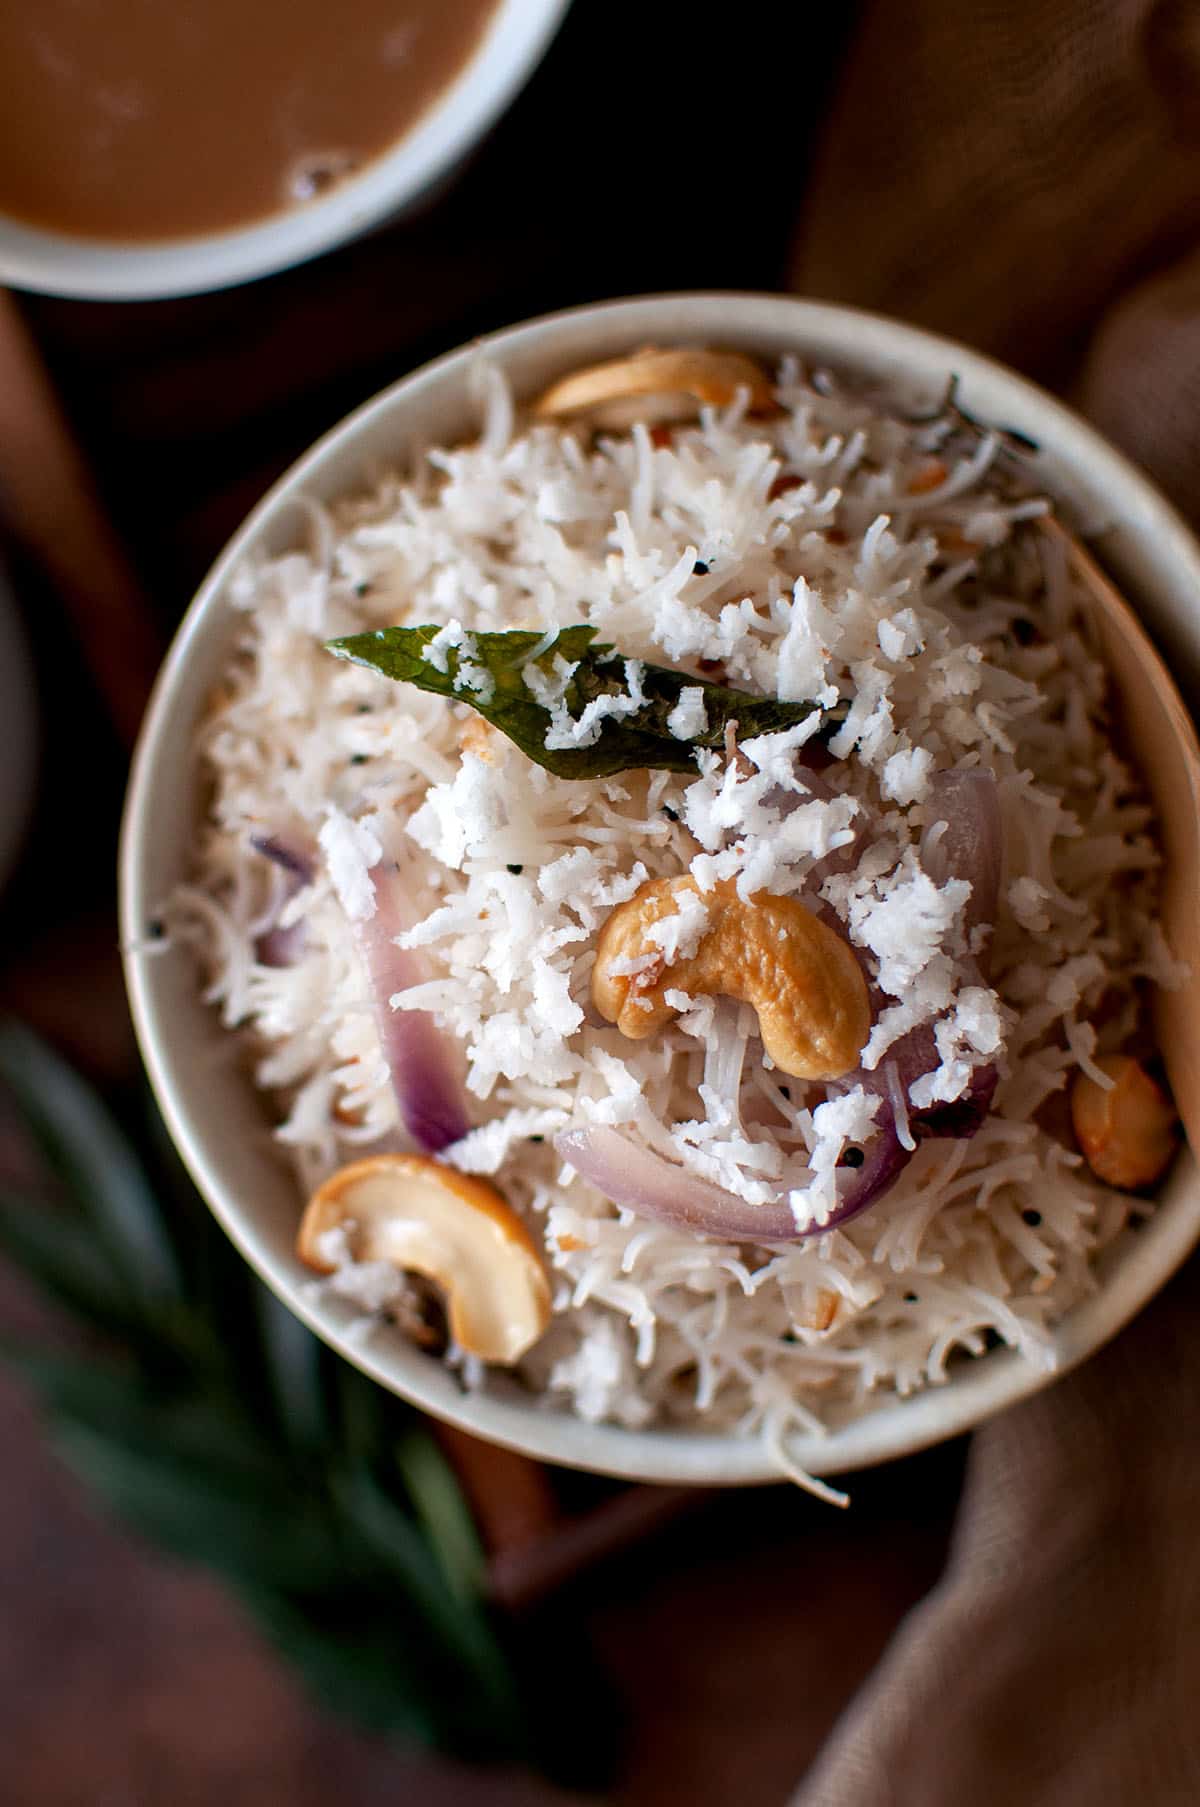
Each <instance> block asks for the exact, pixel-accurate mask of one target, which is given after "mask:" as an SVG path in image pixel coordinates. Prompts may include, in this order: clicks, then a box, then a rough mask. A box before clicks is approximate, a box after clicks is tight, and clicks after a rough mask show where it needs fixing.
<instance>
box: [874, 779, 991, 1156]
mask: <svg viewBox="0 0 1200 1807" xmlns="http://www.w3.org/2000/svg"><path fill="white" fill-rule="evenodd" d="M929 813H930V817H931V822H930V827H929V829H928V830H927V831H926V834H925V840H924V843H923V845H922V850H921V864H922V867H923V868H924V870H925V872H926V873H927V875H928V876H929V877H930V878H931V879H932V880H933V882H934V883H935V884H936V885H945V884H947V883H949V881H950V880H951V879H966V880H967V881H968V882H969V884H970V886H971V895H970V897H969V898H968V900H967V904H966V908H965V910H964V916H963V920H964V924H965V926H966V929H967V931H968V932H969V931H970V930H971V929H973V928H976V927H978V926H981V925H987V926H988V927H991V925H992V924H993V923H994V922H995V919H996V906H997V903H998V901H999V896H1000V879H1001V871H1002V863H1003V836H1002V832H1001V830H1002V824H1001V819H1000V795H999V790H998V787H997V784H996V780H995V778H994V777H993V776H992V774H991V773H990V772H983V771H977V770H975V769H973V768H972V769H965V768H959V769H956V770H954V771H949V772H938V773H937V774H936V775H935V777H934V778H933V779H932V780H931V781H930V797H929ZM938 824H943V826H942V827H941V828H940V830H939V828H938ZM969 965H970V968H971V970H972V973H973V975H974V976H975V977H977V978H978V979H979V980H980V981H982V980H983V979H984V978H985V976H986V968H987V949H986V948H985V949H984V950H983V951H982V952H981V953H980V954H979V955H977V956H974V955H973V956H972V957H971V959H970V961H969ZM883 1001H884V1000H883V999H882V998H881V997H878V996H877V999H876V1003H877V1007H878V1005H881V1004H882V1003H883ZM940 1065H941V1055H940V1054H939V1053H938V1047H937V1041H936V1039H935V1037H934V1026H933V1024H932V1023H922V1024H920V1025H919V1027H917V1028H915V1029H910V1030H909V1031H908V1033H907V1034H906V1035H902V1036H901V1037H900V1039H899V1040H898V1041H896V1042H893V1044H892V1046H891V1047H890V1048H889V1049H888V1051H887V1061H886V1063H885V1064H883V1065H881V1066H879V1067H877V1068H874V1069H872V1070H870V1071H868V1070H867V1069H866V1068H865V1067H859V1068H857V1069H856V1070H855V1071H854V1072H853V1073H847V1074H846V1076H845V1077H844V1078H843V1079H842V1080H840V1081H839V1082H838V1083H839V1086H841V1087H846V1086H852V1085H860V1086H863V1087H864V1088H865V1089H866V1090H867V1091H869V1092H874V1093H876V1094H877V1095H878V1096H879V1097H880V1098H881V1099H882V1100H883V1105H882V1107H881V1108H882V1109H885V1110H887V1111H888V1112H889V1114H890V1115H891V1116H892V1119H893V1122H894V1117H895V1112H894V1108H893V1106H892V1103H891V1099H890V1091H891V1087H890V1085H889V1081H888V1076H887V1069H888V1067H891V1069H892V1071H893V1073H894V1076H895V1082H896V1083H897V1084H898V1085H899V1086H900V1088H901V1089H902V1090H903V1093H904V1096H905V1097H906V1098H907V1097H908V1094H909V1089H910V1087H911V1086H912V1085H914V1084H915V1082H916V1081H917V1080H918V1079H921V1078H923V1077H924V1076H925V1075H926V1074H927V1073H933V1072H935V1071H936V1070H937V1068H938V1067H939V1066H940ZM999 1077H1000V1076H999V1073H998V1072H997V1070H996V1068H995V1066H993V1065H991V1064H990V1063H989V1065H987V1066H983V1067H976V1068H975V1070H974V1071H973V1073H972V1074H971V1079H970V1083H969V1085H968V1087H967V1090H966V1092H964V1093H963V1095H962V1096H961V1097H960V1098H956V1099H954V1100H953V1101H952V1102H950V1103H941V1104H931V1105H926V1106H924V1107H922V1108H920V1109H911V1108H910V1110H909V1113H908V1122H909V1128H910V1130H911V1131H912V1134H913V1136H914V1137H915V1139H916V1140H917V1141H921V1140H923V1139H924V1138H926V1137H941V1136H952V1137H968V1136H973V1135H975V1133H976V1132H977V1130H978V1129H979V1127H980V1125H981V1124H982V1122H983V1120H984V1118H985V1117H986V1116H987V1114H988V1111H989V1110H990V1108H991V1103H992V1097H993V1095H994V1093H995V1090H996V1086H997V1083H998V1081H999Z"/></svg>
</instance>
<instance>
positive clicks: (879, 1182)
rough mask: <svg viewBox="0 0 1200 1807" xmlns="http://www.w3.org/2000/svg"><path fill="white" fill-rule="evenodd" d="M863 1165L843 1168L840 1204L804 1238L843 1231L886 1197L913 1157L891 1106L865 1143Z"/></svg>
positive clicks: (839, 1176)
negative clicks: (902, 1136)
mask: <svg viewBox="0 0 1200 1807" xmlns="http://www.w3.org/2000/svg"><path fill="white" fill-rule="evenodd" d="M861 1153H862V1157H863V1160H862V1165H861V1166H860V1167H847V1166H842V1167H839V1168H838V1170H837V1182H838V1202H837V1204H836V1205H835V1206H834V1208H833V1210H832V1211H831V1213H830V1215H829V1216H828V1218H826V1220H825V1222H824V1223H823V1224H822V1225H821V1226H820V1228H819V1229H814V1230H805V1231H802V1232H801V1238H803V1237H807V1236H821V1235H824V1233H825V1231H826V1230H840V1229H841V1228H842V1227H843V1226H844V1225H845V1224H848V1223H849V1222H850V1220H851V1219H852V1218H854V1217H857V1216H858V1215H859V1213H860V1212H862V1211H865V1210H866V1209H867V1206H868V1205H873V1204H874V1203H875V1201H876V1200H877V1199H880V1198H882V1197H883V1195H884V1193H885V1192H886V1191H887V1190H888V1188H889V1187H890V1186H891V1185H893V1184H894V1182H895V1181H896V1180H897V1179H898V1178H899V1177H900V1174H901V1173H902V1172H903V1170H904V1169H905V1168H906V1167H907V1166H908V1163H909V1162H910V1161H911V1160H912V1158H913V1150H912V1149H910V1148H905V1147H903V1146H902V1144H901V1141H900V1137H899V1135H898V1134H897V1133H896V1120H895V1118H894V1117H893V1116H892V1114H891V1111H890V1109H889V1108H888V1106H887V1104H886V1103H885V1104H883V1105H881V1106H880V1110H879V1115H878V1116H877V1117H876V1119H875V1134H874V1135H873V1136H872V1137H871V1139H870V1140H869V1141H868V1142H865V1143H864V1144H863V1147H862V1150H861Z"/></svg>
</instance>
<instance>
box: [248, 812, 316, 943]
mask: <svg viewBox="0 0 1200 1807" xmlns="http://www.w3.org/2000/svg"><path fill="white" fill-rule="evenodd" d="M250 845H251V846H252V847H253V848H254V849H255V850H256V852H258V853H261V854H263V855H264V857H265V858H266V859H269V860H273V861H274V862H275V864H276V865H277V866H279V867H281V868H282V869H283V871H284V872H286V873H287V875H288V883H287V887H286V889H285V891H284V894H283V898H282V900H281V903H280V909H281V911H282V908H283V906H284V905H285V904H288V903H290V902H291V900H292V898H293V897H295V896H296V895H297V893H298V892H300V891H303V890H304V888H305V886H306V885H311V884H312V882H313V879H314V878H315V876H316V856H315V854H314V853H313V851H312V850H311V849H310V848H309V847H307V846H305V845H304V844H303V843H302V842H301V841H299V840H298V839H295V838H293V837H290V836H285V835H282V834H256V835H251V837H250ZM304 942H305V929H304V924H303V922H293V923H291V924H290V925H289V926H288V927H287V928H280V927H279V925H278V924H275V925H273V926H272V927H271V928H269V929H266V930H265V931H264V932H263V934H261V935H260V936H259V937H258V938H257V940H256V941H255V943H254V957H255V959H256V960H257V961H258V963H259V965H260V966H294V965H295V964H296V962H297V960H299V958H300V956H301V954H302V953H303V952H304Z"/></svg>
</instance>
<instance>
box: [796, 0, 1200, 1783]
mask: <svg viewBox="0 0 1200 1807" xmlns="http://www.w3.org/2000/svg"><path fill="white" fill-rule="evenodd" d="M793 278H794V286H795V287H796V288H797V289H798V290H800V291H801V292H803V293H806V294H810V295H814V296H819V297H823V298H829V299H836V300H842V301H849V302H854V303H857V304H858V305H860V306H865V307H871V308H877V309H879V310H881V311H883V312H887V313H891V314H896V315H900V316H903V317H906V318H908V319H911V320H915V321H918V322H920V323H922V324H925V325H928V326H932V327H934V328H936V329H938V330H940V331H943V332H947V333H950V334H952V335H954V336H955V337H958V338H961V339H964V340H967V341H969V342H971V343H974V344H977V345H980V346H982V347H984V348H985V349H987V350H990V351H992V352H994V353H996V354H997V355H998V356H1000V357H1002V358H1004V359H1006V360H1007V361H1008V362H1010V363H1013V364H1015V365H1017V366H1018V367H1020V368H1022V369H1024V370H1026V371H1028V372H1029V373H1030V374H1032V375H1034V376H1035V377H1038V378H1039V379H1040V380H1042V381H1043V382H1047V383H1049V384H1050V385H1052V386H1055V387H1058V388H1060V389H1061V390H1062V391H1063V392H1064V393H1066V394H1068V395H1069V396H1070V397H1071V398H1072V399H1074V400H1075V401H1076V403H1077V404H1078V405H1079V406H1081V407H1082V408H1083V409H1084V411H1085V412H1087V413H1088V414H1090V415H1091V416H1092V418H1093V419H1095V420H1096V421H1097V423H1098V424H1099V425H1100V426H1101V427H1102V428H1103V429H1104V431H1106V432H1107V433H1108V434H1109V435H1110V436H1111V437H1112V438H1113V439H1114V440H1116V441H1117V442H1118V443H1119V444H1121V445H1122V446H1123V447H1124V448H1125V449H1126V450H1127V451H1128V452H1129V453H1130V454H1131V455H1132V456H1133V457H1134V458H1135V459H1137V461H1138V462H1139V463H1141V464H1142V465H1143V466H1144V467H1145V468H1146V469H1147V470H1148V471H1150V473H1151V474H1152V475H1153V476H1154V477H1155V478H1156V479H1157V480H1158V481H1159V482H1160V483H1161V484H1162V486H1163V487H1164V488H1165V489H1166V490H1167V491H1168V492H1169V493H1170V494H1171V495H1172V496H1173V498H1174V499H1175V501H1176V502H1177V503H1178V504H1179V505H1180V506H1181V507H1182V508H1183V509H1184V511H1185V512H1187V513H1189V514H1190V515H1191V517H1192V519H1193V521H1197V522H1200V4H1197V3H1196V0H1160V3H1158V4H1154V3H1152V0H874V3H872V0H867V4H865V5H864V7H863V8H862V11H861V15H860V20H859V24H858V28H857V30H856V33H855V35H854V37H853V39H852V41H851V43H850V46H849V48H848V51H847V56H846V62H845V67H844V69H843V71H842V73H841V76H840V79H839V81H838V83H837V85H836V87H835V92H834V98H833V102H832V106H831V110H830V117H829V120H828V123H827V128H826V130H825V133H824V137H823V140H822V142H821V143H820V146H819V149H818V153H817V157H816V163H815V170H814V177H813V180H812V182H811V184H810V188H809V192H808V195H807V199H806V204H805V212H804V216H803V219H802V223H801V229H800V233H799V236H798V240H797V245H796V253H795V259H794V264H793ZM1197 606H1198V607H1200V598H1197ZM1198 1687H1200V1265H1198V1263H1197V1262H1196V1261H1193V1262H1192V1264H1191V1266H1190V1268H1189V1269H1188V1270H1187V1271H1186V1272H1185V1273H1184V1274H1183V1275H1182V1276H1181V1277H1180V1278H1179V1279H1178V1280H1177V1281H1176V1282H1175V1283H1174V1284H1173V1286H1172V1287H1171V1288H1170V1289H1169V1290H1168V1292H1167V1293H1166V1294H1165V1295H1164V1296H1163V1298H1162V1299H1160V1300H1159V1301H1158V1302H1157V1303H1156V1304H1155V1305H1153V1306H1152V1307H1151V1308H1150V1309H1149V1310H1148V1311H1147V1312H1146V1313H1144V1314H1143V1316H1142V1317H1141V1318H1140V1319H1139V1321H1138V1322H1137V1323H1136V1324H1135V1325H1134V1326H1132V1327H1131V1328H1130V1330H1128V1331H1127V1332H1126V1333H1125V1334H1124V1335H1123V1336H1122V1337H1121V1338H1120V1339H1118V1341H1117V1342H1116V1343H1115V1344H1114V1345H1113V1346H1112V1347H1111V1348H1110V1349H1108V1350H1106V1351H1105V1352H1104V1353H1103V1354H1102V1355H1100V1356H1098V1357H1097V1358H1095V1359H1094V1360H1093V1361H1092V1362H1091V1363H1089V1364H1088V1365H1087V1366H1085V1367H1084V1368H1083V1369H1082V1370H1081V1371H1080V1372H1079V1373H1078V1374H1076V1375H1074V1376H1072V1377H1070V1378H1068V1379H1067V1380H1065V1381H1063V1382H1061V1383H1060V1384H1059V1385H1057V1386H1055V1387H1053V1388H1051V1389H1050V1390H1049V1391H1048V1392H1046V1393H1044V1394H1043V1395H1041V1396H1040V1397H1038V1398H1037V1399H1035V1400H1032V1401H1030V1402H1029V1403H1028V1404H1026V1405H1024V1406H1020V1407H1018V1408H1016V1409H1014V1410H1013V1411H1011V1412H1009V1413H1008V1414H1006V1415H1005V1416H1003V1417H1002V1418H1000V1419H999V1420H997V1421H996V1422H995V1423H994V1424H992V1425H990V1426H987V1427H985V1428H984V1429H983V1430H982V1431H980V1432H979V1433H977V1435H976V1438H975V1442H974V1447H973V1449H972V1453H971V1460H970V1465H969V1472H968V1481H967V1487H966V1492H965V1495H964V1499H963V1503H962V1508H961V1512H960V1518H959V1523H958V1526H957V1530H956V1536H955V1542H954V1547H953V1551H952V1554H951V1558H950V1562H949V1565H948V1568H947V1571H946V1574H945V1576H944V1578H943V1580H942V1581H941V1582H940V1584H939V1585H938V1587H937V1588H936V1589H935V1590H934V1592H933V1593H932V1594H931V1595H930V1596H929V1597H928V1598H927V1599H926V1601H925V1602H923V1604H922V1605H921V1606H920V1607H919V1608H918V1609H917V1610H916V1611H915V1612H914V1613H913V1614H912V1615H911V1617H910V1618H909V1620H908V1621H907V1622H906V1623H905V1625H904V1626H902V1628H901V1630H900V1632H899V1633H898V1635H897V1637H896V1639H895V1641H894V1643H893V1646H892V1648H891V1649H890V1651H889V1652H888V1653H887V1654H886V1656H885V1658H884V1660H883V1662H882V1663H881V1664H880V1666H879V1668H878V1670H877V1671H876V1673H875V1675H874V1676H873V1677H872V1678H871V1680H870V1681H869V1682H868V1684H867V1685H866V1687H865V1688H864V1689H863V1691H862V1693H861V1694H860V1695H859V1697H858V1699H857V1700H856V1701H854V1702H853V1703H852V1705H851V1707H850V1709H849V1710H848V1712H847V1713H846V1715H845V1717H844V1718H843V1720H842V1723H841V1724H840V1725H839V1726H838V1727H837V1728H836V1730H835V1732H834V1735H833V1737H832V1739H831V1740H830V1743H829V1745H828V1747H827V1749H826V1751H825V1752H824V1754H823V1756H822V1758H821V1760H820V1761H819V1762H818V1764H817V1766H816V1769H815V1770H814V1771H813V1772H812V1774H811V1775H810V1776H809V1777H808V1779H807V1780H806V1782H805V1784H804V1786H803V1787H802V1788H801V1790H800V1792H799V1794H798V1795H797V1796H796V1801H795V1807H1176V1804H1178V1807H1197V1804H1200V1710H1198V1708H1197V1705H1196V1696H1197V1689H1198Z"/></svg>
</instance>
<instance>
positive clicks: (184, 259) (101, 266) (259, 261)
mask: <svg viewBox="0 0 1200 1807" xmlns="http://www.w3.org/2000/svg"><path fill="white" fill-rule="evenodd" d="M570 4H571V0H499V4H498V5H497V8H496V11H495V13H494V14H493V16H492V19H491V20H490V22H489V23H488V25H487V27H486V29H485V31H484V34H483V36H482V38H481V39H480V41H479V44H478V46H477V47H476V49H475V51H474V53H473V55H472V56H471V57H470V58H469V59H468V61H467V62H466V63H465V64H464V65H463V67H462V68H461V69H460V70H459V72H458V74H457V75H456V76H455V77H454V79H453V80H452V81H451V82H450V84H449V85H448V86H447V87H446V88H445V89H444V90H443V91H442V93H441V94H440V95H438V96H437V98H436V99H435V100H434V102H433V104H432V106H431V107H430V108H429V110H428V111H427V112H426V113H424V114H423V115H422V116H421V117H420V118H419V119H418V121H417V123H416V124H415V125H414V126H413V128H412V130H411V131H409V132H406V133H405V134H404V136H403V137H402V138H400V139H398V140H397V142H396V143H395V144H394V145H393V146H392V148H391V149H390V150H387V151H385V152H384V153H383V154H382V155H381V156H379V157H376V158H374V159H373V160H372V161H371V162H370V163H368V164H367V165H366V167H365V168H364V169H363V170H362V171H361V172H360V173H359V174H358V175H356V176H353V177H351V178H349V179H348V180H346V181H344V182H342V183H339V185H338V186H337V187H336V188H335V189H333V190H332V191H331V192H330V193H329V194H328V195H326V196H324V197H322V198H321V199H320V200H316V201H311V202H308V203H306V204H305V205H303V206H301V207H297V208H295V209H291V210H286V211H281V212H279V213H274V214H268V215H267V216H266V217H265V218H264V219H261V220H254V221H251V222H249V223H248V224H246V225H244V226H237V227H233V228H230V229H228V230H226V231H221V232H209V233H200V234H195V235H191V236H185V237H180V238H165V239H147V240H141V239H129V240H125V239H105V238H86V237H83V236H81V235H80V236H76V235H74V234H70V233H64V232H55V231H53V230H51V229H49V228H44V227H39V226H33V225H29V224H26V223H25V222H24V221H23V220H20V219H17V218H16V217H15V216H13V215H10V214H5V213H0V282H3V283H6V284H8V285H9V286H10V287H12V288H17V289H24V290H28V291H30V292H32V293H34V294H42V295H58V296H62V297H64V298H68V299H72V300H80V301H156V300H167V299H169V298H172V297H178V296H184V295H201V294H206V293H209V292H211V291H212V290H215V289H224V288H232V287H235V286H236V285H238V284H239V283H243V282H252V281H254V280H256V279H257V278H258V277H261V276H269V275H273V274H275V273H276V272H278V271H280V270H285V269H290V268H292V267H293V266H294V265H296V264H300V263H305V262H307V261H308V260H309V259H310V258H314V257H318V256H320V255H321V254H322V253H323V252H325V251H329V250H332V249H333V248H334V247H335V246H337V245H340V244H343V243H344V242H345V241H346V240H348V239H352V238H357V237H359V236H360V235H361V234H363V233H364V232H367V231H369V230H370V229H371V228H372V227H374V226H378V225H381V224H383V223H384V222H385V221H386V220H387V219H389V218H390V217H391V216H392V215H393V214H396V213H398V212H400V211H401V210H402V209H403V208H405V207H407V206H408V205H409V203H411V202H414V201H416V200H417V199H418V198H419V197H420V196H421V195H422V194H423V193H424V192H425V191H426V190H427V189H429V188H430V187H432V185H433V184H434V183H435V182H436V181H437V180H438V178H439V177H441V176H442V175H444V174H445V173H446V172H447V171H448V170H450V169H451V168H452V167H453V166H454V164H455V163H457V162H458V161H459V159H460V158H461V157H463V156H465V155H466V154H467V152H468V151H469V150H470V149H471V148H472V146H474V145H475V144H476V143H477V142H478V141H479V139H481V138H482V137H483V136H484V134H485V133H486V132H488V131H489V130H490V128H491V127H492V126H493V125H494V124H495V122H496V121H497V119H498V118H499V116H500V115H501V113H503V112H504V111H505V109H506V108H507V107H508V106H509V105H510V103H511V102H512V101H513V100H514V99H515V98H516V95H517V93H518V92H519V90H520V89H521V88H522V87H523V86H524V84H525V82H526V81H527V80H528V79H529V77H530V76H531V75H532V74H533V71H534V69H535V68H536V67H537V65H538V63H539V62H540V61H541V59H542V57H543V56H544V55H545V53H546V51H547V50H548V49H549V46H550V42H551V39H552V38H553V37H554V34H555V33H556V32H557V30H558V28H559V26H560V25H561V23H562V20H563V18H564V16H565V14H566V11H567V8H568V7H569V6H570Z"/></svg>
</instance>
